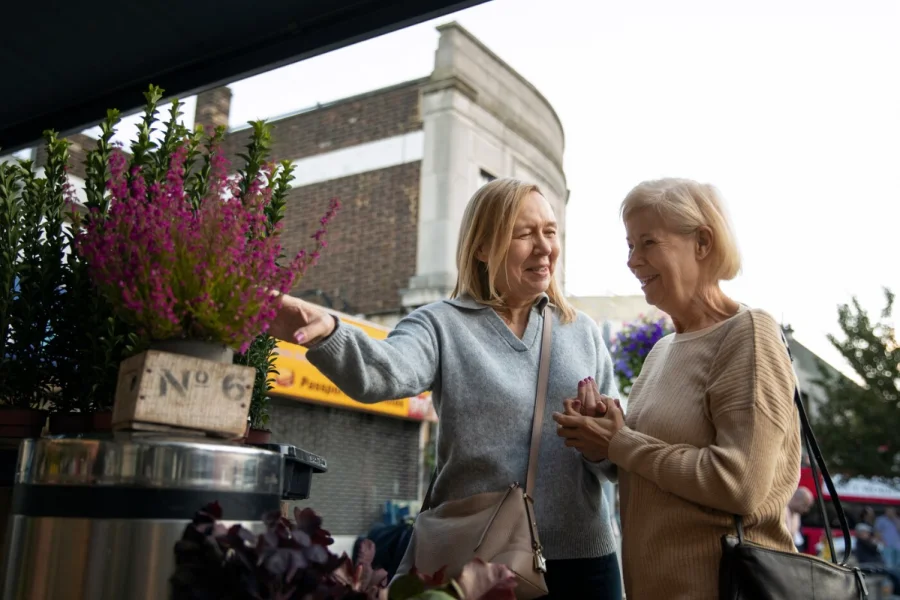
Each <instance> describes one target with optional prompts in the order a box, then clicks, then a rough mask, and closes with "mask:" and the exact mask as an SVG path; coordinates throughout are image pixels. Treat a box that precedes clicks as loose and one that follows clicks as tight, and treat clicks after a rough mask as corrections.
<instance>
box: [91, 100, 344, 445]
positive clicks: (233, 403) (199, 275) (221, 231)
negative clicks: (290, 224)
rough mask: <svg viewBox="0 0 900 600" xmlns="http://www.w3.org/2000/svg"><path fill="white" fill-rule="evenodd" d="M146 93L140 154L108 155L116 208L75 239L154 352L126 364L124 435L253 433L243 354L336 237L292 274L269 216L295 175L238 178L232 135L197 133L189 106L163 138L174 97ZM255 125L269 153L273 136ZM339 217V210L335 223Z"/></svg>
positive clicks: (116, 412)
mask: <svg viewBox="0 0 900 600" xmlns="http://www.w3.org/2000/svg"><path fill="white" fill-rule="evenodd" d="M146 96H147V100H148V109H147V111H146V114H145V119H144V126H143V127H142V129H141V131H140V132H139V135H138V139H137V141H136V142H135V143H134V144H133V145H132V148H131V150H132V152H131V154H130V156H129V155H126V153H124V152H123V151H122V150H121V149H118V148H113V150H112V152H111V153H110V155H109V180H108V182H107V185H106V187H107V190H108V191H109V200H108V209H107V210H106V211H105V213H103V212H102V211H101V210H100V209H98V208H96V207H92V209H91V213H90V219H88V220H86V221H85V223H84V227H83V228H81V229H80V230H79V231H78V233H77V234H76V246H77V250H78V252H79V254H80V255H81V256H82V257H83V259H84V260H85V261H86V263H87V270H88V273H89V275H90V278H91V280H92V282H93V283H94V285H96V287H97V289H98V290H99V292H100V293H101V294H102V295H103V296H104V297H105V298H106V300H107V301H108V302H109V303H110V305H111V306H112V308H113V310H114V311H115V313H116V314H117V315H118V317H119V318H121V319H122V320H123V321H124V322H125V323H127V324H128V325H129V326H131V327H133V328H134V329H135V331H136V334H137V337H138V339H140V340H145V341H146V342H147V348H148V349H147V350H145V351H144V352H141V353H140V354H138V355H136V356H133V357H131V358H129V359H127V360H126V361H124V362H123V363H122V365H121V366H120V369H119V378H118V383H117V388H116V395H115V404H114V409H113V417H112V420H113V427H114V428H141V429H153V430H155V429H158V428H159V427H163V428H167V427H184V428H190V429H196V430H201V431H206V432H209V433H215V434H220V435H226V436H231V437H240V436H241V435H242V434H243V432H244V429H245V423H246V420H247V415H248V413H249V403H250V395H251V394H250V392H251V391H252V389H253V383H254V380H255V378H256V370H255V369H253V368H252V367H245V366H242V365H240V364H234V358H233V357H234V351H235V350H238V351H239V352H241V353H246V352H247V350H248V349H249V348H250V346H251V343H252V342H253V340H254V339H255V338H256V337H257V336H258V335H259V333H260V332H265V331H266V330H267V329H268V327H269V322H270V321H271V320H272V318H273V317H274V315H275V312H276V310H277V303H278V301H279V300H278V298H277V296H276V295H275V294H273V291H277V292H280V293H287V292H288V291H289V290H290V289H291V287H292V286H293V284H294V282H295V280H296V278H297V277H298V276H299V275H301V274H302V273H303V272H304V271H305V269H306V268H307V267H308V266H309V265H310V264H312V262H313V261H314V259H315V257H317V256H318V252H319V249H320V248H321V246H323V245H324V240H322V239H321V237H320V238H318V239H317V243H318V244H319V248H317V249H316V251H315V252H313V253H311V254H309V255H307V254H306V253H305V252H303V251H301V252H300V253H298V255H297V256H295V257H294V258H293V259H292V260H291V261H290V263H289V264H287V265H283V264H282V263H281V259H282V248H281V244H280V233H281V224H280V223H277V222H276V223H274V224H272V223H271V219H270V218H269V214H270V212H271V211H272V210H273V205H272V198H273V195H274V194H275V193H276V192H277V191H282V193H283V192H286V190H287V189H288V186H289V179H290V176H291V174H290V170H289V169H287V168H285V165H284V164H282V165H275V164H271V163H265V164H259V165H258V166H257V165H253V164H249V167H248V168H247V169H246V170H245V171H244V172H240V173H238V175H237V176H236V177H230V164H229V161H228V160H227V158H226V157H225V156H224V154H223V152H222V150H221V142H222V139H223V137H224V128H218V129H217V130H215V131H214V132H213V133H212V134H209V135H206V134H204V133H203V132H201V131H199V130H198V131H193V132H190V131H187V130H186V129H185V128H184V127H183V126H181V125H180V124H179V123H178V121H177V117H178V116H179V114H180V113H179V112H178V105H177V103H175V104H173V109H172V113H171V116H170V119H169V120H168V122H166V123H165V124H164V126H163V131H164V134H163V137H162V140H161V141H159V142H156V141H154V140H153V139H152V137H151V135H150V132H151V131H152V130H153V124H154V123H155V121H156V115H155V107H156V103H157V102H158V101H159V99H160V98H161V97H162V90H160V89H159V88H155V87H151V89H150V91H149V92H148V93H147V95H146ZM253 125H254V131H253V138H254V139H255V140H256V141H257V143H258V142H259V140H260V138H261V137H264V136H265V135H267V134H268V129H267V128H266V126H265V125H264V124H262V123H255V124H253ZM253 143H254V142H253V141H251V145H252V144H253ZM245 158H247V157H245ZM248 163H250V158H248ZM337 207H338V204H337V202H336V201H334V202H333V203H332V206H331V208H330V210H329V213H328V215H326V217H324V218H323V219H322V220H323V222H324V223H327V219H329V218H330V217H331V216H332V215H333V214H334V211H336V210H337ZM173 399H174V400H173Z"/></svg>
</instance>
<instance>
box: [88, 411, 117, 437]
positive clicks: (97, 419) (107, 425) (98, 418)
mask: <svg viewBox="0 0 900 600" xmlns="http://www.w3.org/2000/svg"><path fill="white" fill-rule="evenodd" d="M91 431H99V432H103V433H105V432H109V431H112V410H101V411H99V412H95V413H93V414H92V415H91Z"/></svg>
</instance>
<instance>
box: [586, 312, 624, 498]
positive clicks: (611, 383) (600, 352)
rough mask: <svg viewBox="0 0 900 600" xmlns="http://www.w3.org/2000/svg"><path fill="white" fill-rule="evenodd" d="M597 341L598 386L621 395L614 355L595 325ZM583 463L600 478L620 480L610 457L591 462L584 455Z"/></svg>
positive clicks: (608, 392)
mask: <svg viewBox="0 0 900 600" xmlns="http://www.w3.org/2000/svg"><path fill="white" fill-rule="evenodd" d="M594 337H595V338H596V339H595V343H596V344H597V375H596V378H597V388H598V389H599V390H600V393H601V394H603V395H604V396H609V397H610V398H618V397H619V389H618V386H617V385H616V378H615V375H614V373H613V363H612V357H610V355H609V349H608V348H607V347H606V344H605V343H604V342H603V338H602V336H601V335H600V330H599V328H596V327H595V336H594ZM581 461H582V464H584V466H585V468H586V469H587V470H588V471H590V472H591V473H593V474H594V475H596V476H597V478H598V479H607V480H609V481H611V482H613V483H615V482H616V481H618V479H619V473H618V471H617V469H616V465H615V464H614V463H613V462H612V461H610V460H609V459H604V460H601V461H599V462H591V461H589V460H588V459H586V458H585V457H584V456H582V457H581Z"/></svg>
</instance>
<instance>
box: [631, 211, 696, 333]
mask: <svg viewBox="0 0 900 600" xmlns="http://www.w3.org/2000/svg"><path fill="white" fill-rule="evenodd" d="M625 231H626V240H627V241H628V268H629V269H631V272H632V273H634V276H635V277H637V278H638V281H640V283H641V289H642V290H643V291H644V297H645V298H646V300H647V303H648V304H651V305H653V306H656V307H657V308H659V309H660V310H662V311H664V312H666V313H668V314H669V315H671V316H672V317H675V318H678V315H679V313H681V312H682V311H683V310H684V309H685V308H686V307H688V306H690V304H691V302H692V300H693V299H694V298H695V296H696V294H697V293H698V291H699V289H700V285H701V276H702V272H701V263H700V261H699V260H698V258H699V255H702V253H699V252H698V244H697V236H696V235H695V234H681V233H676V232H674V231H672V230H671V228H670V227H668V226H667V224H666V222H665V220H664V219H663V218H662V216H661V215H660V214H659V212H658V211H656V210H653V209H650V208H644V209H641V210H638V211H635V212H634V213H633V214H632V215H630V216H629V217H628V219H626V220H625Z"/></svg>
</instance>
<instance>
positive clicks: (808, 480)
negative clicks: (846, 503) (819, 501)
mask: <svg viewBox="0 0 900 600" xmlns="http://www.w3.org/2000/svg"><path fill="white" fill-rule="evenodd" d="M819 485H825V484H824V483H823V482H822V476H821V475H820V476H819ZM797 487H805V488H806V489H808V490H809V491H811V492H812V495H813V498H817V497H818V494H817V493H816V480H815V479H814V478H813V474H812V469H811V468H810V467H800V483H799V484H798V486H797Z"/></svg>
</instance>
